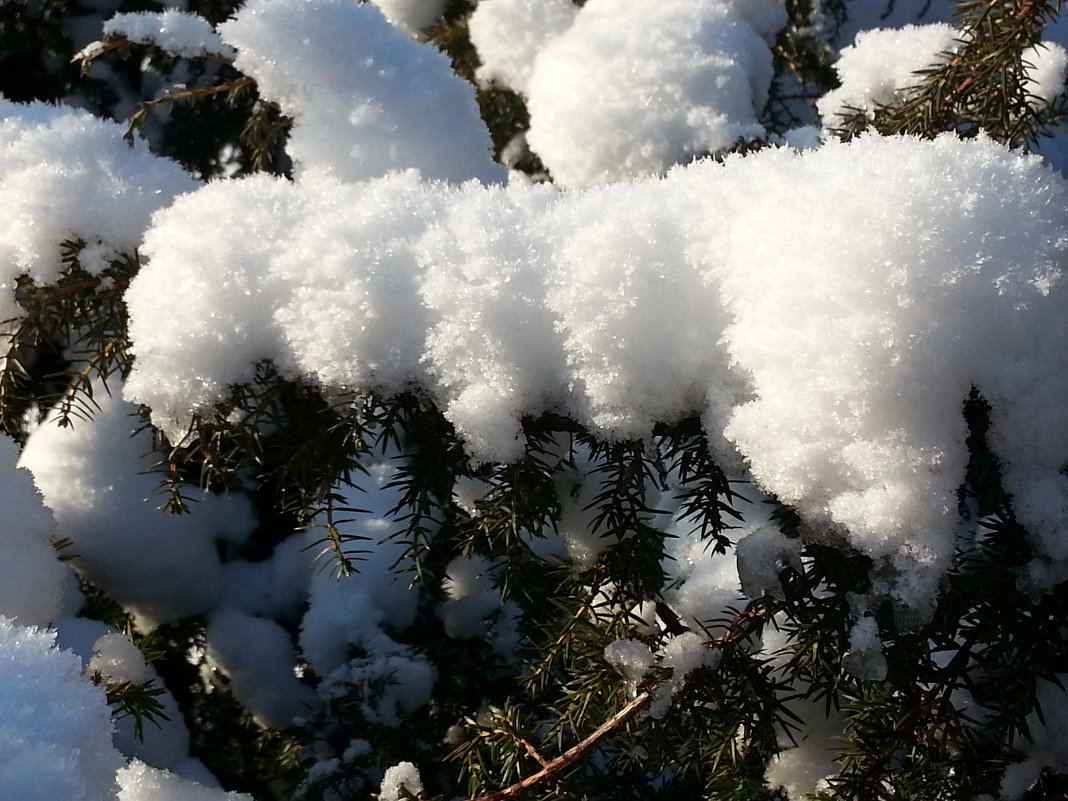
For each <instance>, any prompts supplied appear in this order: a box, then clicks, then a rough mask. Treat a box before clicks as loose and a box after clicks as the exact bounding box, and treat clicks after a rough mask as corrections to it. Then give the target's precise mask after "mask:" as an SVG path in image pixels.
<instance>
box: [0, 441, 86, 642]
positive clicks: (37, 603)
mask: <svg viewBox="0 0 1068 801" xmlns="http://www.w3.org/2000/svg"><path fill="white" fill-rule="evenodd" d="M17 460H18V446H17V445H15V443H14V442H13V441H11V440H10V439H8V438H7V437H3V438H0V509H3V510H4V526H3V533H2V535H0V615H3V616H4V617H7V618H9V619H11V620H16V621H18V623H20V624H21V625H23V626H47V625H48V624H49V623H51V622H52V620H53V619H54V618H55V617H56V615H57V614H58V613H59V611H60V608H61V604H62V600H63V591H64V585H65V583H66V582H67V581H68V576H69V570H68V569H67V568H66V567H65V566H64V565H63V563H62V562H60V561H59V559H58V558H57V556H58V555H57V553H56V550H55V548H53V547H52V539H53V535H54V533H55V528H56V522H55V519H54V518H53V517H52V513H51V512H50V511H49V510H48V508H47V507H46V506H45V505H44V503H43V502H42V499H41V494H40V493H39V492H38V491H37V489H36V487H34V485H33V476H32V475H30V473H29V471H27V470H19V469H17V468H16V466H15V465H16V462H17Z"/></svg>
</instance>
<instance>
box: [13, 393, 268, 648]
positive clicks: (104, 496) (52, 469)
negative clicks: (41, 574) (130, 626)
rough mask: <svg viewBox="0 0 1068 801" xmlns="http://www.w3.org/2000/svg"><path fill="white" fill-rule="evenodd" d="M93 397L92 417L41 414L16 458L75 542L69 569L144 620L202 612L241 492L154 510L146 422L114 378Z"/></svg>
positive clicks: (241, 514)
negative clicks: (192, 510)
mask: <svg viewBox="0 0 1068 801" xmlns="http://www.w3.org/2000/svg"><path fill="white" fill-rule="evenodd" d="M94 398H95V400H96V402H97V403H98V404H99V406H100V408H99V410H98V411H97V412H96V414H95V415H94V417H93V420H92V423H88V422H77V423H76V424H75V425H74V426H73V427H68V428H62V427H60V426H58V425H57V424H56V423H55V422H54V420H52V419H48V420H46V421H45V422H44V423H42V424H41V425H39V426H38V427H36V428H35V429H34V430H33V432H32V433H31V434H30V438H29V441H28V442H27V443H26V446H25V448H24V450H23V453H22V457H21V460H20V462H19V464H20V466H21V467H26V468H29V470H30V472H31V473H33V477H34V481H35V482H36V484H37V487H38V488H39V489H40V490H41V493H42V494H43V495H44V499H45V503H46V504H47V505H48V507H49V508H50V509H51V510H52V512H53V514H54V515H55V519H56V523H57V536H60V537H67V538H69V539H71V540H72V541H73V543H74V544H73V546H72V552H73V553H75V554H77V559H76V560H75V561H74V565H75V567H76V569H77V570H79V571H80V572H82V573H84V575H85V576H86V577H87V578H89V579H90V580H91V581H92V582H93V583H95V584H97V585H98V586H100V587H101V588H102V589H104V590H105V591H106V592H107V593H108V594H109V595H110V596H111V597H113V598H114V599H115V600H117V601H119V602H120V603H122V604H124V605H125V606H127V607H128V608H129V609H130V610H132V611H133V612H134V613H135V614H137V615H138V616H139V617H140V618H141V619H142V622H143V623H144V624H145V625H147V626H148V627H150V628H151V627H153V626H155V625H158V624H159V623H164V622H168V621H172V620H178V619H180V618H183V617H188V616H190V615H195V614H200V613H203V612H206V611H208V610H209V609H211V608H212V607H213V606H214V605H215V604H216V602H217V601H218V598H219V593H220V578H221V573H220V562H219V553H218V550H217V548H216V545H215V541H216V539H217V538H231V539H232V538H239V537H241V536H244V535H246V534H247V533H248V532H249V531H251V528H252V525H253V519H252V515H251V509H250V508H249V506H248V501H247V499H246V498H244V497H240V496H232V497H227V496H212V495H208V496H204V497H203V498H202V499H201V500H200V501H199V503H197V506H198V509H197V512H198V514H196V515H170V514H163V513H161V512H160V511H159V510H158V508H157V507H158V506H159V505H160V504H161V503H162V500H163V499H162V498H161V497H160V496H159V495H158V491H159V475H158V474H156V473H153V472H151V467H152V464H153V462H154V461H155V460H156V459H155V457H153V456H152V455H151V448H152V434H151V431H149V430H148V429H146V428H144V426H143V424H142V423H141V420H140V418H139V416H138V415H137V408H136V407H135V406H133V405H132V404H128V403H124V402H123V401H122V400H121V399H120V398H119V397H118V387H116V388H115V389H114V395H111V394H109V393H108V392H107V391H106V390H105V389H104V388H103V386H101V385H100V384H97V385H96V388H95V390H94ZM135 432H137V433H135Z"/></svg>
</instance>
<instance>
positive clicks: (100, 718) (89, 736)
mask: <svg viewBox="0 0 1068 801" xmlns="http://www.w3.org/2000/svg"><path fill="white" fill-rule="evenodd" d="M54 643H55V633H54V632H50V631H46V630H41V629H36V628H27V627H25V626H19V625H18V624H16V623H14V622H12V621H11V620H9V619H8V618H4V617H0V788H2V789H3V794H4V796H5V797H6V798H11V799H16V798H17V799H19V801H55V799H58V798H62V799H65V801H66V800H69V801H113V800H114V798H115V790H116V785H115V772H116V771H117V770H118V769H119V768H120V767H121V766H122V757H121V756H120V755H119V753H118V751H116V750H115V749H114V748H113V747H112V745H111V719H110V710H109V708H108V706H107V703H106V701H105V697H104V690H103V688H101V687H97V686H95V685H93V684H91V683H89V681H88V680H86V679H85V677H84V676H83V675H82V664H81V660H80V659H78V657H77V656H75V655H74V654H72V653H71V652H69V651H60V650H57V649H56V648H55V646H54Z"/></svg>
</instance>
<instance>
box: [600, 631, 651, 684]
mask: <svg viewBox="0 0 1068 801" xmlns="http://www.w3.org/2000/svg"><path fill="white" fill-rule="evenodd" d="M604 660H605V661H606V662H607V663H608V664H610V665H611V666H612V667H614V668H615V669H616V670H618V671H619V672H620V673H622V674H623V676H624V677H625V678H626V679H627V681H629V682H632V683H634V684H637V683H638V682H639V681H641V680H642V679H643V678H644V677H645V674H646V673H648V672H649V671H650V670H651V669H652V668H653V667H654V666H655V665H656V658H655V657H654V656H653V652H652V651H650V650H649V646H648V645H646V644H645V643H643V642H639V641H638V640H616V641H615V642H611V643H609V644H608V645H606V646H605V647H604Z"/></svg>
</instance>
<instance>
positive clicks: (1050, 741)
mask: <svg viewBox="0 0 1068 801" xmlns="http://www.w3.org/2000/svg"><path fill="white" fill-rule="evenodd" d="M1066 678H1068V677H1066V676H1065V675H1063V674H1058V675H1057V676H1056V681H1057V684H1054V683H1053V682H1050V681H1043V682H1041V683H1040V684H1039V686H1038V692H1037V700H1038V703H1039V706H1040V708H1041V710H1042V714H1041V715H1039V714H1036V713H1032V714H1031V715H1028V717H1027V727H1028V730H1029V731H1030V737H1026V738H1025V737H1018V738H1017V739H1016V741H1015V742H1014V743H1013V745H1014V746H1015V747H1017V748H1019V749H1020V750H1021V751H1022V752H1023V754H1024V759H1023V760H1022V761H1020V762H1019V763H1017V764H1015V765H1009V767H1008V768H1007V769H1006V771H1005V776H1004V778H1003V779H1002V782H1001V797H1003V798H1007V799H1020V798H1024V797H1025V792H1026V791H1027V789H1028V788H1029V787H1030V785H1032V784H1033V783H1034V781H1035V776H1037V775H1038V774H1039V773H1040V772H1041V771H1042V770H1043V769H1044V768H1049V769H1050V770H1051V771H1053V772H1054V773H1057V772H1063V771H1064V770H1065V768H1068V760H1066V759H1065V748H1064V746H1065V743H1068V714H1066V713H1068V709H1066V708H1065V692H1064V687H1063V683H1064V681H1065V679H1066Z"/></svg>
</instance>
